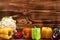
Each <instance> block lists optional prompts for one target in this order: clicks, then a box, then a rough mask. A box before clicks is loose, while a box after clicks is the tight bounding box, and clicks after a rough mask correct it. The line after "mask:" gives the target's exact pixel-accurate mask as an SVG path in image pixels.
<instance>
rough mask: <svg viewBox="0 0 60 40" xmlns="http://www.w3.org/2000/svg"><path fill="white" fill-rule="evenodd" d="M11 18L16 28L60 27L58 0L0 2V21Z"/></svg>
mask: <svg viewBox="0 0 60 40" xmlns="http://www.w3.org/2000/svg"><path fill="white" fill-rule="evenodd" d="M4 16H13V18H14V19H15V20H16V21H17V28H23V27H33V26H35V25H36V26H37V27H43V26H48V27H60V0H0V19H1V18H2V17H4Z"/></svg>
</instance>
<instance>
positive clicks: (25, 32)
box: [22, 28, 32, 38]
mask: <svg viewBox="0 0 60 40" xmlns="http://www.w3.org/2000/svg"><path fill="white" fill-rule="evenodd" d="M31 30H32V29H31V28H23V31H22V33H23V37H24V38H31Z"/></svg>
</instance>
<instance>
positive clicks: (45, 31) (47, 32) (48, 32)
mask: <svg viewBox="0 0 60 40" xmlns="http://www.w3.org/2000/svg"><path fill="white" fill-rule="evenodd" d="M51 37H52V28H50V27H42V38H51Z"/></svg>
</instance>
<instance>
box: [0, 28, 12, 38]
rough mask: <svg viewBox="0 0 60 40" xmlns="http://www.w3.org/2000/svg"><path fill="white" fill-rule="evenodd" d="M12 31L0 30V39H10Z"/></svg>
mask: <svg viewBox="0 0 60 40" xmlns="http://www.w3.org/2000/svg"><path fill="white" fill-rule="evenodd" d="M12 35H13V30H12V29H11V28H1V29H0V37H1V38H3V39H10V38H12Z"/></svg>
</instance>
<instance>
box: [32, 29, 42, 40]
mask: <svg viewBox="0 0 60 40" xmlns="http://www.w3.org/2000/svg"><path fill="white" fill-rule="evenodd" d="M40 38H41V33H40V28H32V39H33V40H34V39H36V40H39V39H40Z"/></svg>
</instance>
